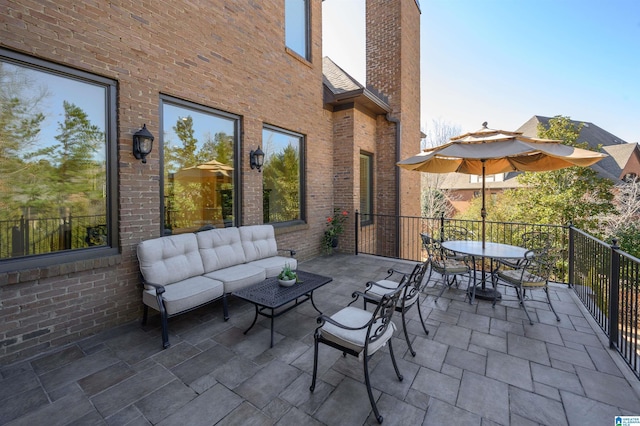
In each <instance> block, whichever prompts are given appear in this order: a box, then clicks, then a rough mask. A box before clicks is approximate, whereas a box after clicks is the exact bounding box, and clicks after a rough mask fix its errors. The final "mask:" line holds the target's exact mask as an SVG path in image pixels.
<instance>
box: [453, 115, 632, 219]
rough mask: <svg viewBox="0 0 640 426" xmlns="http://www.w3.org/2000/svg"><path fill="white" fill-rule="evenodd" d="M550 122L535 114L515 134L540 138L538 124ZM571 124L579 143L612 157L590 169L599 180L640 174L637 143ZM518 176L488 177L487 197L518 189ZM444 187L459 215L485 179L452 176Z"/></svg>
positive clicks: (588, 126)
mask: <svg viewBox="0 0 640 426" xmlns="http://www.w3.org/2000/svg"><path fill="white" fill-rule="evenodd" d="M550 119H551V117H542V116H539V115H534V116H533V117H532V118H531V119H529V120H528V121H527V122H526V123H524V124H523V125H522V126H520V128H518V129H517V130H516V131H517V132H522V133H523V134H524V135H525V136H531V137H538V124H540V123H542V124H543V125H545V126H548V124H549V120H550ZM572 122H573V124H574V125H576V126H579V125H582V129H581V131H580V135H579V137H578V142H587V143H588V144H589V146H590V147H591V148H592V149H596V148H597V147H598V146H601V148H600V150H601V151H602V152H604V153H606V154H607V155H609V157H607V158H604V159H602V160H601V161H599V162H597V163H596V164H594V165H592V166H591V168H592V169H593V170H595V171H596V172H598V175H599V176H600V177H603V178H607V179H610V180H612V181H613V182H614V183H617V182H620V181H622V180H624V179H629V178H636V177H637V176H639V175H640V147H639V146H638V144H637V143H627V142H625V141H624V140H622V139H620V138H619V137H617V136H615V135H613V134H611V133H609V132H607V131H606V130H604V129H602V128H600V127H598V126H596V125H595V124H593V123H588V122H585V121H576V120H572ZM519 174H520V172H509V173H502V174H498V175H490V176H487V177H486V182H485V183H486V191H487V195H488V196H496V195H497V194H499V193H500V192H502V191H504V190H505V189H511V188H516V187H518V186H519V184H518V181H517V179H516V177H517V176H518V175H519ZM441 188H444V189H448V190H449V192H448V196H449V197H450V203H451V204H452V206H453V207H454V208H455V209H456V211H459V212H460V211H464V210H466V209H467V208H468V207H469V204H470V203H471V200H473V198H475V197H478V196H480V195H481V194H480V191H481V189H482V180H481V179H480V177H479V176H474V175H465V174H461V173H449V174H447V175H446V176H445V178H444V179H443V180H442V184H441Z"/></svg>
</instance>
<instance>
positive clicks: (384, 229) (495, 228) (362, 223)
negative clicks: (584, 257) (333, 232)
mask: <svg viewBox="0 0 640 426" xmlns="http://www.w3.org/2000/svg"><path fill="white" fill-rule="evenodd" d="M356 224H358V226H356V234H357V235H356V252H357V253H363V254H373V255H376V256H384V257H392V258H398V259H405V260H416V261H420V260H423V259H425V258H426V252H425V251H424V249H423V247H422V240H421V239H420V234H421V233H426V234H429V235H430V236H431V237H433V238H436V239H441V238H442V233H443V232H444V229H445V228H446V227H450V226H455V227H463V228H465V229H466V230H468V231H469V238H468V239H472V240H478V241H479V240H480V239H481V238H482V237H481V235H482V229H481V228H482V222H481V221H480V220H459V219H450V218H445V217H444V216H441V217H437V218H433V217H431V218H430V217H416V216H393V215H362V214H359V213H358V212H356ZM532 231H543V232H547V233H549V235H550V238H551V240H552V245H553V247H554V249H555V251H557V252H558V253H559V257H560V260H559V261H558V264H557V265H556V268H555V271H554V280H555V281H558V282H562V283H568V281H567V271H568V246H569V236H568V229H567V228H566V227H563V226H559V225H541V224H532V223H518V222H491V221H487V222H485V239H486V241H492V242H496V243H503V244H512V245H520V242H521V240H520V238H521V236H522V234H524V233H526V232H532Z"/></svg>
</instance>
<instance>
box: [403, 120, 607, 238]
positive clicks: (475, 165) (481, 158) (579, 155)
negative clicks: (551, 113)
mask: <svg viewBox="0 0 640 426" xmlns="http://www.w3.org/2000/svg"><path fill="white" fill-rule="evenodd" d="M606 156H607V155H606V154H601V153H599V152H594V151H589V150H586V149H581V148H576V147H573V146H569V145H564V144H563V143H562V141H560V140H551V139H538V138H531V137H528V136H524V135H523V134H522V132H509V131H505V130H494V129H489V128H487V123H484V124H483V127H482V129H480V130H478V131H477V132H471V133H465V134H464V135H460V136H456V137H453V138H451V139H450V140H449V142H448V143H446V144H444V145H441V146H438V147H435V148H428V149H425V150H424V151H422V152H421V153H419V154H418V155H414V156H413V157H409V158H407V159H405V160H402V161H400V162H398V163H397V165H398V167H401V168H403V169H407V170H415V171H420V172H429V173H453V172H457V173H465V174H470V175H479V176H482V243H483V245H484V242H485V226H484V225H485V217H486V210H485V202H484V201H485V199H484V192H485V187H484V177H485V175H487V174H489V175H494V174H497V173H506V172H513V171H526V172H541V171H550V170H559V169H563V168H566V167H571V166H582V167H586V166H590V165H592V164H594V163H596V162H598V161H600V160H601V159H603V158H605V157H606Z"/></svg>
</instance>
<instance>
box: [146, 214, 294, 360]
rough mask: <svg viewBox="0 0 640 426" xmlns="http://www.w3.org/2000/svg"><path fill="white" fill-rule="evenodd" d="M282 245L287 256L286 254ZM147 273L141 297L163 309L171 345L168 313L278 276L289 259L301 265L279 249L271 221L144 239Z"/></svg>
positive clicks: (164, 340) (165, 335)
mask: <svg viewBox="0 0 640 426" xmlns="http://www.w3.org/2000/svg"><path fill="white" fill-rule="evenodd" d="M281 251H286V252H288V256H281V255H279V254H278V253H279V252H281ZM137 254H138V260H139V262H140V272H141V275H142V284H143V291H142V302H143V304H144V314H143V319H142V323H143V324H145V323H146V321H147V316H148V311H149V308H152V309H155V310H157V311H159V312H160V318H161V325H162V346H163V347H164V348H168V347H169V345H170V343H169V334H168V318H170V317H172V316H175V315H178V314H181V313H184V312H187V311H190V310H192V309H195V308H198V307H200V306H202V305H205V304H207V303H210V302H213V301H216V300H219V299H222V307H223V312H224V319H225V321H226V320H228V319H229V309H228V305H227V295H228V294H229V293H231V292H233V291H236V290H239V289H241V288H244V287H247V286H249V285H252V284H256V283H259V282H261V281H263V280H264V279H265V278H269V277H274V276H276V275H278V274H279V273H280V271H281V270H282V268H283V267H284V266H285V265H287V264H288V265H289V266H290V267H291V269H296V268H297V266H298V265H297V261H296V259H295V258H294V257H293V256H295V251H293V250H278V247H277V243H276V238H275V233H274V229H273V226H272V225H251V226H241V227H231V228H221V229H211V230H207V231H202V232H198V233H187V234H178V235H169V236H165V237H160V238H154V239H151V240H146V241H142V242H141V243H139V244H138V248H137Z"/></svg>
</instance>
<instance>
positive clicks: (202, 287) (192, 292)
mask: <svg viewBox="0 0 640 426" xmlns="http://www.w3.org/2000/svg"><path fill="white" fill-rule="evenodd" d="M223 294H224V287H223V284H222V282H220V281H217V280H213V279H211V278H207V277H203V276H197V277H192V278H187V279H186V280H182V281H178V282H176V283H173V284H169V285H167V286H165V292H164V293H163V294H162V298H163V299H164V305H165V308H166V309H167V314H169V315H173V314H177V313H179V312H182V311H185V310H187V309H191V308H193V307H196V306H199V305H202V304H204V303H207V302H210V301H212V300H215V299H217V298H218V297H220V296H222V295H223ZM142 301H143V303H144V304H145V305H148V306H150V307H152V308H153V309H156V310H159V309H158V302H157V299H156V291H155V289H148V290H145V291H144V292H143V293H142Z"/></svg>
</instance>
